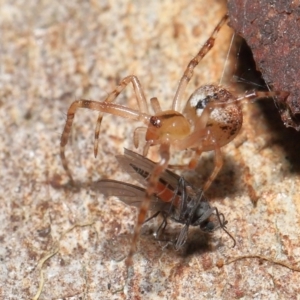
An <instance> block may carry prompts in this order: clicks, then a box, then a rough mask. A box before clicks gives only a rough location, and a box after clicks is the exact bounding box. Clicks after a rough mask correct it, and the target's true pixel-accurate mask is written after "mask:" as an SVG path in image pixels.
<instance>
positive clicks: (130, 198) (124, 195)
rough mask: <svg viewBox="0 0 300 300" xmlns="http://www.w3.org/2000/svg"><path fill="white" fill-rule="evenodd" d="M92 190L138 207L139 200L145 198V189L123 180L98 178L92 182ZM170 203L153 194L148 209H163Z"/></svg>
mask: <svg viewBox="0 0 300 300" xmlns="http://www.w3.org/2000/svg"><path fill="white" fill-rule="evenodd" d="M91 188H92V189H93V190H96V191H99V192H100V193H102V194H104V195H105V196H115V197H118V198H119V199H120V200H121V201H123V202H124V203H126V204H128V205H130V206H134V207H140V204H141V202H142V201H143V199H144V198H145V192H146V190H145V189H143V188H141V187H139V186H136V185H133V184H129V183H125V182H121V181H117V180H99V181H96V182H94V183H93V184H92V186H91ZM169 205H170V204H168V203H165V202H163V201H161V199H160V198H159V197H158V196H156V195H155V194H154V195H152V197H151V204H150V210H152V211H165V210H167V209H168V207H169Z"/></svg>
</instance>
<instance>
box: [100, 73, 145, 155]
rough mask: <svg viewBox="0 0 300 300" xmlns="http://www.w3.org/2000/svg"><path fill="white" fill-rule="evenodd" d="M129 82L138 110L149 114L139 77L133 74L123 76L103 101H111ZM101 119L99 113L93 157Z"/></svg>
mask: <svg viewBox="0 0 300 300" xmlns="http://www.w3.org/2000/svg"><path fill="white" fill-rule="evenodd" d="M130 82H131V83H132V86H133V90H134V93H135V96H136V99H137V104H138V108H139V111H140V112H142V113H145V114H149V112H148V105H147V102H146V97H145V94H144V91H143V89H142V86H141V83H140V81H139V79H138V78H137V77H136V76H134V75H129V76H127V77H125V78H124V79H123V80H122V81H121V82H120V83H119V84H118V85H117V87H116V88H115V89H114V90H113V91H112V92H111V93H110V94H109V95H108V96H107V98H106V99H105V100H104V101H105V102H113V101H114V100H115V99H116V98H117V97H118V96H119V94H120V93H121V92H122V91H123V90H124V89H125V88H126V86H127V85H128V84H129V83H130ZM102 119H103V114H102V113H100V114H99V116H98V119H97V123H96V129H95V141H94V156H95V157H97V154H98V143H99V134H100V127H101V122H102Z"/></svg>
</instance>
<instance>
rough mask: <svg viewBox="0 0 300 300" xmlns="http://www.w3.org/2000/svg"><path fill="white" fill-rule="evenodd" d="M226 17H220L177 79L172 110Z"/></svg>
mask: <svg viewBox="0 0 300 300" xmlns="http://www.w3.org/2000/svg"><path fill="white" fill-rule="evenodd" d="M227 19H228V15H225V16H224V17H223V18H222V19H221V21H220V22H219V24H218V25H217V26H216V28H215V29H214V31H213V33H212V35H211V36H210V37H209V38H208V40H207V41H206V42H205V44H204V45H203V47H202V48H201V49H200V51H199V52H198V53H197V55H196V56H195V57H194V58H193V59H192V60H191V61H190V62H189V64H188V66H187V68H186V69H185V71H184V73H183V76H182V77H181V79H180V81H179V85H178V88H177V91H176V93H175V97H174V100H173V104H172V109H173V110H175V111H178V110H179V108H180V101H181V99H182V95H183V93H184V91H185V88H186V86H187V84H188V83H189V81H190V80H191V78H192V77H193V73H194V69H195V67H196V66H197V65H198V64H199V62H200V61H201V60H202V58H203V57H204V56H205V55H206V54H207V53H208V52H209V50H210V49H211V48H212V47H213V46H214V43H215V39H216V37H217V34H218V32H219V31H220V29H221V27H222V26H223V25H224V24H225V23H226V21H227Z"/></svg>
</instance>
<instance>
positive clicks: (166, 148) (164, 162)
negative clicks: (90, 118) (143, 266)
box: [125, 143, 170, 268]
mask: <svg viewBox="0 0 300 300" xmlns="http://www.w3.org/2000/svg"><path fill="white" fill-rule="evenodd" d="M159 153H160V157H161V159H160V161H159V163H158V164H157V165H156V166H155V168H154V169H153V171H152V174H151V175H150V178H149V181H148V186H147V189H146V195H145V198H144V200H143V202H142V203H141V206H140V209H139V213H138V218H137V223H136V226H135V229H134V233H133V237H132V242H131V245H130V249H129V254H128V257H127V259H126V262H125V263H126V266H127V268H129V267H130V266H132V256H133V255H134V253H135V251H136V244H137V241H138V239H139V235H140V231H141V227H142V225H143V223H144V221H145V219H146V216H147V212H148V209H149V205H150V202H151V195H152V194H154V193H155V190H156V185H157V183H158V180H159V177H160V175H161V173H162V172H163V171H164V170H165V169H166V168H167V166H168V162H169V160H170V144H169V143H162V144H161V145H160V148H159Z"/></svg>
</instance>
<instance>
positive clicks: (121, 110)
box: [60, 99, 150, 183]
mask: <svg viewBox="0 0 300 300" xmlns="http://www.w3.org/2000/svg"><path fill="white" fill-rule="evenodd" d="M78 108H87V109H91V110H96V111H100V112H101V113H108V114H112V115H116V116H120V117H123V118H127V119H131V120H136V121H142V122H144V123H145V124H148V122H149V119H150V116H149V115H148V114H146V113H142V112H140V111H138V110H134V109H130V108H128V107H125V106H122V105H118V104H114V103H109V102H107V101H104V102H98V101H93V100H84V99H82V100H77V101H74V102H73V103H72V104H71V105H70V107H69V109H68V113H67V121H66V124H65V127H64V130H63V133H62V136H61V140H60V157H61V161H62V165H63V168H64V169H65V171H66V172H67V174H68V176H69V178H70V180H71V182H72V183H73V177H72V174H71V172H70V170H69V167H68V163H67V160H66V157H65V146H66V144H67V143H68V138H69V134H70V131H71V128H72V124H73V120H74V117H75V113H76V110H77V109H78Z"/></svg>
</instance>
